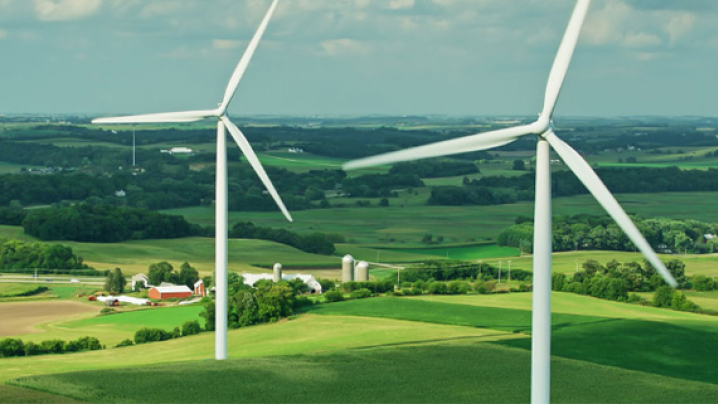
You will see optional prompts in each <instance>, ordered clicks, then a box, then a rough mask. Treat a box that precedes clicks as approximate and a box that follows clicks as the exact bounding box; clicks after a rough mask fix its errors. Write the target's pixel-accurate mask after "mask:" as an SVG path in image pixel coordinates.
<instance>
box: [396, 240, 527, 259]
mask: <svg viewBox="0 0 718 404" xmlns="http://www.w3.org/2000/svg"><path fill="white" fill-rule="evenodd" d="M388 251H397V252H405V253H413V254H422V255H430V256H433V257H436V258H446V259H452V260H482V259H487V258H499V257H501V258H503V257H518V256H519V250H518V249H517V248H513V247H501V246H498V245H496V244H480V245H473V246H463V247H445V248H397V249H391V250H388Z"/></svg>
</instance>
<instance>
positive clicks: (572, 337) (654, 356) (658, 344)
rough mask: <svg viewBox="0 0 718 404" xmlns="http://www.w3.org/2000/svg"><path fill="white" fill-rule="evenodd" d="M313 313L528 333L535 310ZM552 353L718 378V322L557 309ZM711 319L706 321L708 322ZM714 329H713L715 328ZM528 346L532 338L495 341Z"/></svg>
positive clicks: (434, 306)
mask: <svg viewBox="0 0 718 404" xmlns="http://www.w3.org/2000/svg"><path fill="white" fill-rule="evenodd" d="M309 311H310V312H311V313H314V314H325V315H344V316H363V317H384V318H393V319H398V320H408V321H420V322H428V323H436V324H449V325H462V326H469V327H480V328H490V329H495V330H500V331H509V332H515V333H519V332H520V333H526V334H528V333H530V331H531V312H530V311H528V310H515V309H504V308H494V307H481V306H469V305H463V304H451V303H443V302H430V301H423V300H414V299H403V298H374V299H361V300H350V301H345V302H339V303H332V304H327V305H318V306H315V307H313V308H312V309H310V310H309ZM551 319H552V330H553V331H552V352H551V354H552V355H554V356H561V357H565V358H571V359H577V360H581V361H588V362H593V363H597V364H602V365H609V366H617V367H621V368H624V369H631V370H637V371H644V372H650V373H655V374H659V375H664V376H669V377H675V378H680V379H686V380H695V381H701V382H707V383H713V384H718V366H716V364H717V363H718V350H716V349H715V341H717V340H718V325H716V326H715V327H713V326H712V325H711V323H705V324H703V325H702V326H697V325H692V324H680V325H676V324H675V323H674V324H671V323H666V322H654V321H640V320H626V319H616V318H606V317H595V316H581V315H573V314H561V313H554V314H553V315H552V318H551ZM706 324H708V325H706ZM712 329H714V330H715V332H713V331H712ZM491 343H494V344H500V345H503V346H510V347H516V348H521V349H526V350H530V349H531V340H530V338H528V337H527V338H516V339H512V340H505V341H496V342H491Z"/></svg>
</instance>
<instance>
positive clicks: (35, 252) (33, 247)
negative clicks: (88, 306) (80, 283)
mask: <svg viewBox="0 0 718 404" xmlns="http://www.w3.org/2000/svg"><path fill="white" fill-rule="evenodd" d="M0 269H2V270H3V272H11V273H26V272H28V270H32V271H33V272H34V270H35V269H37V272H38V273H42V274H71V275H90V276H97V275H101V274H102V273H100V272H98V271H96V270H94V269H92V268H90V267H89V266H87V264H85V263H84V262H83V260H82V257H79V256H77V255H75V253H73V251H72V248H70V247H67V246H64V245H60V244H47V243H28V242H24V241H18V240H7V239H0Z"/></svg>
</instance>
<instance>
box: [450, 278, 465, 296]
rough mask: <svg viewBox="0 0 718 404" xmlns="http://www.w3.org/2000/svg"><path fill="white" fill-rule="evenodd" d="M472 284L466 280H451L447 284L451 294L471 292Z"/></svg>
mask: <svg viewBox="0 0 718 404" xmlns="http://www.w3.org/2000/svg"><path fill="white" fill-rule="evenodd" d="M470 290H471V285H470V284H469V283H468V282H464V281H451V282H449V283H448V284H447V285H446V292H447V293H448V294H450V295H459V294H466V293H469V291H470Z"/></svg>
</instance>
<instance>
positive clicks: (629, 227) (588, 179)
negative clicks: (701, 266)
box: [545, 130, 677, 287]
mask: <svg viewBox="0 0 718 404" xmlns="http://www.w3.org/2000/svg"><path fill="white" fill-rule="evenodd" d="M545 138H546V140H548V142H549V144H550V145H551V147H553V149H554V150H556V153H558V155H559V156H561V159H563V161H564V162H565V163H566V165H567V166H568V167H569V168H570V169H571V171H573V173H574V174H576V176H577V177H578V179H579V180H581V182H582V183H583V185H585V186H586V188H588V190H589V191H590V192H591V194H592V195H593V197H594V198H596V200H597V201H598V203H600V204H601V206H603V208H604V209H605V210H606V212H608V214H609V215H611V217H612V218H613V220H615V221H616V223H617V224H618V226H619V227H621V229H623V231H624V232H625V233H626V235H627V236H628V238H630V239H631V241H633V244H635V245H636V247H638V249H639V250H641V253H643V255H644V256H645V257H646V258H647V259H648V261H649V262H650V263H651V265H653V267H654V268H656V270H657V271H658V273H659V274H660V275H661V276H662V277H663V279H665V280H666V282H667V283H668V284H669V285H671V286H673V287H676V286H677V283H676V280H675V279H674V278H673V275H671V273H670V272H668V269H666V267H665V265H663V262H661V260H660V258H658V255H656V253H655V251H653V248H651V246H650V244H648V241H646V239H645V238H644V237H643V235H642V234H641V232H640V231H639V230H638V228H636V225H635V224H633V221H631V219H630V218H629V217H628V215H627V214H626V212H624V211H623V209H622V208H621V205H619V204H618V201H616V198H614V197H613V194H611V192H610V191H609V190H608V188H606V186H605V185H604V184H603V181H601V179H600V178H598V175H596V172H595V171H593V169H592V168H591V166H589V165H588V163H587V162H586V160H584V159H583V157H581V155H580V154H578V152H577V151H576V150H574V149H573V148H572V147H571V146H569V145H568V144H566V143H565V142H564V141H563V140H561V139H559V138H558V136H556V134H555V133H553V131H551V130H549V131H548V132H546V135H545Z"/></svg>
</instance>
